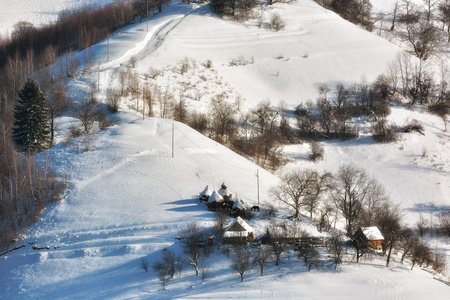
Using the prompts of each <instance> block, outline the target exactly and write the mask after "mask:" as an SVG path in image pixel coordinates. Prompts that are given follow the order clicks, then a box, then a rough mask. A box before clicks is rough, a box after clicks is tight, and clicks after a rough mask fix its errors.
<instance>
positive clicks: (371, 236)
mask: <svg viewBox="0 0 450 300" xmlns="http://www.w3.org/2000/svg"><path fill="white" fill-rule="evenodd" d="M355 236H356V237H359V238H361V239H363V240H364V241H366V242H367V247H369V248H372V249H375V250H382V247H383V245H382V243H383V241H384V237H383V235H382V234H381V232H380V230H379V229H378V227H376V226H371V227H360V228H358V230H357V231H356V232H355Z"/></svg>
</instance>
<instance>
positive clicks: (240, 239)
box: [223, 217, 254, 243]
mask: <svg viewBox="0 0 450 300" xmlns="http://www.w3.org/2000/svg"><path fill="white" fill-rule="evenodd" d="M253 240H254V231H253V228H252V227H251V226H250V225H248V224H247V223H246V222H245V221H244V220H243V219H242V218H241V217H237V218H236V219H235V220H234V221H233V223H231V224H230V225H229V226H228V227H227V228H225V231H224V234H223V241H224V242H225V243H246V242H253Z"/></svg>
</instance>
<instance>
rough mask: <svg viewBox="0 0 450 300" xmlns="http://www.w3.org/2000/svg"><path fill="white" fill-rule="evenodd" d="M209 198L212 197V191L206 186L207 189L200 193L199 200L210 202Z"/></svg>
mask: <svg viewBox="0 0 450 300" xmlns="http://www.w3.org/2000/svg"><path fill="white" fill-rule="evenodd" d="M209 197H211V190H210V189H209V187H208V186H206V187H205V189H204V190H203V191H201V192H200V195H199V199H200V201H202V202H208V199H209Z"/></svg>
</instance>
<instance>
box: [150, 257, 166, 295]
mask: <svg viewBox="0 0 450 300" xmlns="http://www.w3.org/2000/svg"><path fill="white" fill-rule="evenodd" d="M152 267H153V270H154V271H155V272H156V274H157V275H158V279H159V282H160V283H161V285H162V287H163V288H164V289H166V284H167V280H168V279H169V278H168V277H169V270H168V269H167V267H166V265H165V264H164V263H163V262H161V261H157V262H155V263H154V264H153V266H152Z"/></svg>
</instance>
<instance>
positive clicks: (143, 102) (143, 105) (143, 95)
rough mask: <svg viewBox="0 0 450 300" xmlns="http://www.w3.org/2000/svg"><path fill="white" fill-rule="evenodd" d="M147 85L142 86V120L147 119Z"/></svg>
mask: <svg viewBox="0 0 450 300" xmlns="http://www.w3.org/2000/svg"><path fill="white" fill-rule="evenodd" d="M144 97H145V85H144V86H143V87H142V120H145V98H144Z"/></svg>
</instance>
